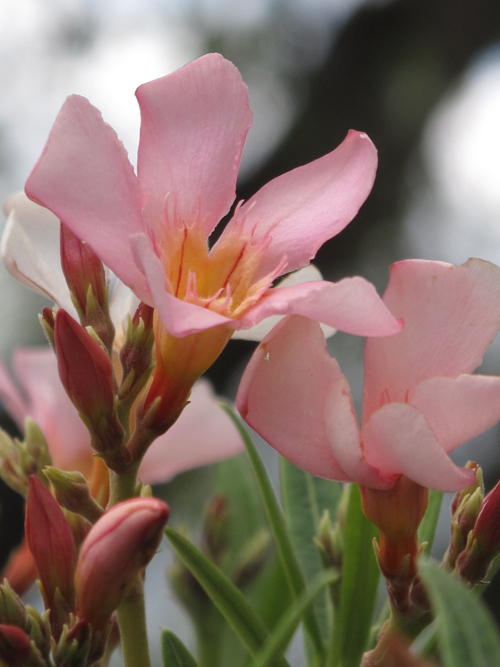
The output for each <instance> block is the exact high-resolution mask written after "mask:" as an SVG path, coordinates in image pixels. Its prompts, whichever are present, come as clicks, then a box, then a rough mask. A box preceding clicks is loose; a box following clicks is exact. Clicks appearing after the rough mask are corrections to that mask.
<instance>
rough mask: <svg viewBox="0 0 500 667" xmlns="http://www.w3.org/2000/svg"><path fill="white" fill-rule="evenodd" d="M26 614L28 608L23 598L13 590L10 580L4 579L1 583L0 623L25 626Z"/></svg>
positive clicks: (19, 626)
mask: <svg viewBox="0 0 500 667" xmlns="http://www.w3.org/2000/svg"><path fill="white" fill-rule="evenodd" d="M26 616H27V615H26V608H25V606H24V604H23V603H22V601H21V598H20V597H19V596H18V595H16V593H15V592H14V591H13V590H12V588H11V587H10V585H9V582H8V581H7V580H4V582H3V584H2V585H0V623H1V624H4V625H17V627H18V628H24V627H25V626H26Z"/></svg>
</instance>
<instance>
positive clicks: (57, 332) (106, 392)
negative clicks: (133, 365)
mask: <svg viewBox="0 0 500 667" xmlns="http://www.w3.org/2000/svg"><path fill="white" fill-rule="evenodd" d="M54 337H55V343H56V353H57V367H58V370H59V377H60V378H61V382H62V384H63V386H64V388H65V389H66V393H67V394H68V396H69V397H70V399H71V400H72V402H73V404H74V406H75V407H76V408H77V410H78V411H79V412H80V413H81V414H82V415H83V416H84V417H86V418H87V419H89V420H90V421H91V422H92V423H96V424H98V423H99V421H100V420H101V419H102V418H106V417H108V416H109V415H110V414H111V413H112V411H113V369H112V367H111V361H110V360H109V357H108V355H107V354H106V352H104V350H103V349H102V347H101V346H100V345H99V343H98V342H97V341H96V340H95V339H94V338H92V336H91V335H90V334H89V333H88V332H87V331H86V329H84V328H83V327H82V326H80V324H78V322H76V320H74V319H73V318H72V317H71V315H68V313H67V312H66V311H65V310H59V311H58V312H57V316H56V323H55V329H54Z"/></svg>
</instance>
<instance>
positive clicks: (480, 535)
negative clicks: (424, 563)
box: [457, 482, 500, 584]
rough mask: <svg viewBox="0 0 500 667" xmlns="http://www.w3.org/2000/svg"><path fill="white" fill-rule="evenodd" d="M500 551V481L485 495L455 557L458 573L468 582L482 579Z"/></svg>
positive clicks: (471, 582)
mask: <svg viewBox="0 0 500 667" xmlns="http://www.w3.org/2000/svg"><path fill="white" fill-rule="evenodd" d="M499 553H500V482H498V483H497V485H496V486H495V487H494V488H493V489H492V490H491V491H490V492H489V493H488V494H487V495H486V497H485V499H484V501H483V503H482V507H481V509H480V511H479V515H478V517H477V520H476V522H475V525H474V528H473V530H472V531H471V532H470V533H469V535H468V539H467V544H466V546H465V549H464V550H463V551H462V553H461V554H460V556H459V557H458V559H457V569H458V574H459V576H460V578H461V579H463V580H464V581H467V582H468V583H470V584H476V583H479V582H480V581H483V580H484V578H485V577H486V575H487V573H488V570H489V567H490V565H491V562H492V561H493V559H494V558H495V556H497V555H498V554H499Z"/></svg>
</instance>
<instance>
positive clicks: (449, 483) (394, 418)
mask: <svg viewBox="0 0 500 667" xmlns="http://www.w3.org/2000/svg"><path fill="white" fill-rule="evenodd" d="M361 437H362V439H363V447H364V452H365V457H366V460H367V462H368V463H369V464H370V465H372V466H373V467H374V468H377V469H378V470H379V471H380V473H381V475H383V476H385V477H387V478H390V477H391V476H396V475H400V474H403V475H406V477H408V478H409V479H412V480H413V481H414V482H417V484H420V485H421V486H425V487H427V488H429V489H437V490H438V491H451V492H454V491H459V490H460V489H464V488H465V487H466V486H469V485H470V484H472V482H473V481H474V479H475V477H474V473H473V472H471V471H470V470H466V469H464V468H457V466H456V465H455V464H454V463H453V461H452V460H451V459H450V458H449V457H448V455H447V454H446V453H445V452H444V450H443V449H442V447H441V445H440V444H439V442H438V441H437V440H436V436H435V434H434V433H433V431H432V430H431V428H430V426H429V425H428V423H427V422H426V420H425V418H424V416H423V415H422V414H421V413H420V412H419V411H418V410H417V409H416V408H414V407H413V406H411V405H408V404H406V403H388V404H387V405H384V406H383V407H382V408H380V410H377V411H376V412H374V413H373V414H372V415H371V417H370V419H369V421H368V422H367V424H366V425H365V426H363V429H362V432H361Z"/></svg>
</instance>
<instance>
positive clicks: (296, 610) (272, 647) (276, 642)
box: [252, 570, 339, 667]
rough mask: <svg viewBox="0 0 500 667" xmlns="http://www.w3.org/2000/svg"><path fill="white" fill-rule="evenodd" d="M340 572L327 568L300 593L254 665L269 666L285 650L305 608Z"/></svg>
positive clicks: (254, 666) (259, 666)
mask: <svg viewBox="0 0 500 667" xmlns="http://www.w3.org/2000/svg"><path fill="white" fill-rule="evenodd" d="M338 577H339V575H338V572H336V571H334V570H327V571H324V572H321V573H320V574H319V575H318V576H317V577H316V578H315V579H314V580H313V582H312V583H311V585H310V586H309V587H308V588H307V589H306V590H305V591H303V593H301V595H299V597H298V598H297V599H296V600H295V602H294V603H293V604H292V605H291V607H289V609H288V610H287V611H286V612H285V614H284V615H283V617H282V618H281V620H280V622H279V623H278V625H277V626H276V628H275V629H274V632H273V633H272V635H271V636H270V637H269V638H268V640H267V641H266V643H265V646H264V648H263V649H262V651H261V652H260V653H259V655H258V656H257V658H256V659H255V661H254V663H253V664H252V667H269V665H271V664H272V660H273V658H274V657H275V655H276V654H277V653H278V652H279V651H280V650H281V651H283V650H285V648H286V645H287V643H288V642H289V640H290V638H291V637H292V636H293V633H294V632H295V630H296V628H297V625H298V624H299V623H300V619H301V617H302V615H303V613H304V610H305V609H307V607H309V605H311V604H312V602H313V600H314V598H315V597H316V596H317V595H318V593H320V592H321V591H322V589H323V588H325V586H328V584H331V583H333V582H334V581H336V580H337V579H338Z"/></svg>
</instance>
